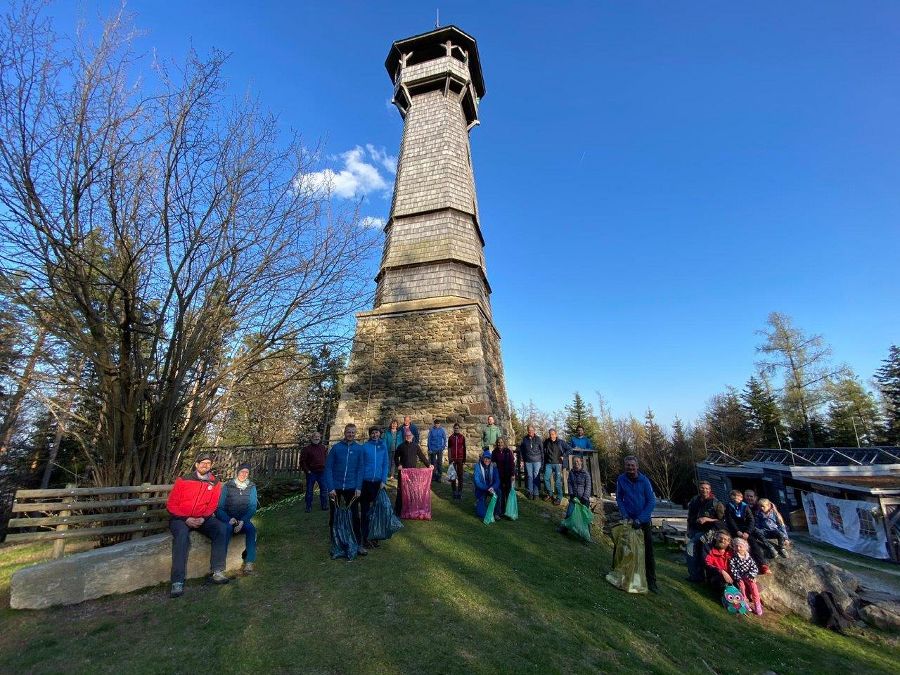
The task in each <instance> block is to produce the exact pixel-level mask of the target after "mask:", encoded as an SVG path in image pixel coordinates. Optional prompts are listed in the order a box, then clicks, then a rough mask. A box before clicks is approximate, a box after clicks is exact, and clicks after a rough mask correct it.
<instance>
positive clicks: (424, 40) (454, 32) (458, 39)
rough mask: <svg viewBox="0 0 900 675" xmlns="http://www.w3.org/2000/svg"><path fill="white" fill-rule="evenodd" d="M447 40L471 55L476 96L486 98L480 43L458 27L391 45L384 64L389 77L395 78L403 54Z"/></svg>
mask: <svg viewBox="0 0 900 675" xmlns="http://www.w3.org/2000/svg"><path fill="white" fill-rule="evenodd" d="M447 40H450V41H451V42H452V43H453V44H455V45H459V46H460V47H462V48H463V49H465V50H466V51H467V52H468V53H469V73H470V74H471V76H472V84H473V85H474V87H475V94H476V95H477V96H478V98H484V94H485V88H484V76H483V75H482V74H481V60H480V59H479V57H478V43H476V42H475V38H473V37H472V36H471V35H468V34H467V33H465V32H463V31H462V30H460V29H459V28H457V27H456V26H442V27H441V28H438V29H436V30H432V31H429V32H427V33H422V34H421V35H413V36H412V37H408V38H403V39H402V40H397V41H396V42H394V44H392V45H391V51H390V52H388V56H387V59H385V62H384V67H385V68H386V69H387V71H388V75H390V76H391V77H393V76H394V73H395V72H396V70H397V64H398V63H399V61H400V57H401V55H402V52H404V51H416V50H417V49H425V48H428V47H432V46H435V45H440V44H442V43H444V42H446V41H447Z"/></svg>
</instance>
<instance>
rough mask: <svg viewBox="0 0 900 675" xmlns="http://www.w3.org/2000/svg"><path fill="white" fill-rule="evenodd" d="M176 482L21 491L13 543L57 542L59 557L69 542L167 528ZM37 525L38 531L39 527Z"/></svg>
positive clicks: (11, 527) (55, 554) (15, 509)
mask: <svg viewBox="0 0 900 675" xmlns="http://www.w3.org/2000/svg"><path fill="white" fill-rule="evenodd" d="M171 490H172V486H171V485H150V484H149V483H145V484H144V485H127V486H122V487H105V488H77V487H75V486H74V485H69V486H67V487H65V488H61V489H54V490H19V491H18V492H16V496H15V501H14V502H13V506H12V513H13V514H14V516H16V514H23V515H21V516H16V517H13V518H11V519H10V521H9V524H8V526H7V527H8V529H9V530H23V529H28V530H32V531H28V532H10V533H8V534H7V535H6V541H7V542H9V543H22V542H31V541H53V557H54V558H59V557H62V555H63V553H64V552H65V546H66V541H68V540H71V539H79V538H87V537H104V536H113V535H126V534H130V535H131V538H137V537H142V536H143V535H144V533H145V532H157V531H160V530H164V529H165V528H166V526H167V525H168V519H169V514H168V512H167V511H166V509H165V504H166V499H167V498H168V495H169V492H170V491H171ZM33 528H37V530H33Z"/></svg>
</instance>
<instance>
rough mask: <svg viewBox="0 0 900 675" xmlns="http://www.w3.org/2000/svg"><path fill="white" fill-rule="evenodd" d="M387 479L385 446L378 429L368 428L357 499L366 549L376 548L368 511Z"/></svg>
mask: <svg viewBox="0 0 900 675" xmlns="http://www.w3.org/2000/svg"><path fill="white" fill-rule="evenodd" d="M387 477H388V455H387V446H386V445H385V443H384V441H383V440H381V429H380V428H379V427H370V428H369V440H368V441H366V442H365V443H363V482H362V494H361V495H360V499H359V507H360V520H361V522H360V527H361V528H362V544H363V546H365V547H366V548H377V547H378V542H377V541H372V540H370V539H369V511H371V509H372V504H374V503H375V500H376V499H377V498H378V493H379V491H380V490H381V488H383V487H384V484H385V483H387Z"/></svg>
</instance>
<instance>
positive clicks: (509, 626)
mask: <svg viewBox="0 0 900 675" xmlns="http://www.w3.org/2000/svg"><path fill="white" fill-rule="evenodd" d="M467 489H468V486H467ZM520 509H521V518H520V520H519V521H517V522H500V523H496V524H494V525H491V526H485V525H483V524H482V523H481V522H480V521H479V520H477V519H476V518H475V516H474V515H473V513H472V511H473V509H472V498H471V491H469V492H468V493H467V495H466V499H464V500H463V502H462V503H461V504H460V503H459V502H454V501H452V500H450V499H449V487H448V486H446V485H441V486H439V487H437V494H436V495H435V496H434V499H433V511H434V520H433V521H430V522H406V527H405V528H404V529H403V530H401V531H400V532H399V533H398V534H397V535H395V537H394V538H393V539H392V540H390V541H389V542H386V543H385V544H383V545H382V546H381V548H379V549H378V550H376V551H374V552H373V553H371V554H370V555H369V556H368V557H367V558H363V559H358V560H355V561H353V562H349V563H348V562H346V561H332V560H329V559H328V537H327V514H326V513H323V512H321V511H318V510H316V511H314V512H313V513H310V514H306V513H304V512H303V506H302V503H300V502H294V503H286V504H281V505H277V506H275V507H272V508H270V509H268V510H265V511H263V512H262V513H260V514H259V517H258V518H257V520H258V522H259V526H260V545H259V560H258V574H257V575H256V576H253V577H247V578H242V579H240V580H238V581H235V582H232V583H231V584H229V585H228V586H224V587H211V586H206V585H204V584H203V583H202V582H194V583H190V584H189V585H188V588H187V593H186V594H185V596H184V597H183V598H181V599H178V600H169V599H168V596H167V591H168V588H164V587H161V586H160V587H155V588H151V589H148V590H145V591H141V592H136V593H132V594H129V595H126V596H119V597H112V598H104V599H101V600H98V601H94V602H88V603H84V604H82V605H78V606H75V607H66V608H59V609H54V610H45V611H34V612H29V611H19V612H13V611H12V610H9V609H3V610H0V625H2V629H0V670H2V671H3V672H16V673H25V672H59V673H63V672H65V673H73V672H78V673H107V672H108V673H122V672H141V673H144V672H145V673H171V672H210V671H212V672H223V673H231V672H254V671H255V672H277V673H286V672H301V671H302V672H306V673H343V672H365V673H391V672H431V673H446V672H478V673H492V674H498V673H507V672H516V673H521V672H542V673H548V672H549V673H556V672H563V673H582V672H646V671H650V672H659V673H683V672H691V673H693V672H697V673H710V672H718V673H762V672H765V671H767V670H774V671H776V672H777V673H780V674H783V673H809V672H817V673H828V672H830V673H858V672H866V673H896V672H897V664H898V661H900V647H898V643H897V641H896V639H895V638H892V637H889V636H887V635H883V634H878V633H874V632H866V633H862V632H858V633H855V634H854V635H852V636H840V635H837V634H834V633H831V632H829V631H824V630H821V629H819V628H816V627H813V626H811V625H809V624H807V623H805V622H803V621H801V620H799V619H795V618H791V617H784V616H777V615H775V614H771V613H767V614H766V615H764V616H763V617H762V618H757V617H734V616H730V615H728V614H726V612H725V611H724V610H723V609H722V608H721V606H720V605H719V603H718V600H717V599H716V598H713V597H711V596H709V595H708V594H707V592H706V591H705V589H704V588H702V587H697V586H694V585H691V584H688V583H687V582H685V581H683V577H684V567H683V564H682V563H681V561H680V560H679V558H678V556H677V555H676V554H675V553H674V552H669V551H667V550H666V549H665V548H663V547H662V546H660V547H658V548H657V560H658V567H659V572H660V585H661V586H662V589H663V594H662V595H660V596H652V595H647V596H632V595H627V594H625V593H622V592H621V591H619V590H617V589H615V588H613V587H612V586H610V585H609V584H608V583H606V582H605V581H604V580H603V576H602V573H605V571H606V569H607V567H608V565H609V562H610V558H611V555H610V550H609V549H608V548H607V547H606V545H604V544H596V543H595V544H592V545H584V544H581V543H579V542H577V541H574V540H572V539H568V538H566V537H563V536H562V535H559V534H557V533H556V531H555V526H556V524H557V522H558V520H559V518H560V517H561V514H562V509H561V507H553V506H550V505H549V504H546V503H544V502H527V501H524V500H520ZM238 541H239V540H238ZM18 550H19V551H22V550H23V549H22V548H21V547H20V548H19V549H18ZM24 550H26V551H27V552H28V554H29V555H36V549H35V550H32V549H30V548H29V549H24ZM10 558H11V554H10V553H5V554H0V592H2V593H5V594H6V597H7V598H8V593H6V584H8V579H9V575H10V573H11V569H12V568H13V567H14V566H15V565H16V564H17V563H15V562H14V561H12V560H11V559H10ZM6 606H7V607H8V600H7V602H6Z"/></svg>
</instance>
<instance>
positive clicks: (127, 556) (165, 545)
mask: <svg viewBox="0 0 900 675" xmlns="http://www.w3.org/2000/svg"><path fill="white" fill-rule="evenodd" d="M243 543H244V542H243V537H237V538H236V539H235V540H233V542H232V545H231V546H229V547H228V560H227V565H226V569H228V570H235V569H237V568H239V567H240V566H241V552H242V551H243V549H244V546H243ZM209 553H210V544H209V540H208V539H207V538H206V537H204V536H202V535H200V534H198V533H196V532H192V533H191V552H190V555H189V556H188V565H187V576H188V578H189V579H193V578H195V577H202V576H203V575H205V574H207V573H208V572H209ZM171 567H172V536H171V535H170V534H158V535H154V536H152V537H144V538H142V539H133V540H131V541H127V542H124V543H121V544H116V545H115V546H107V547H105V548H97V549H94V550H91V551H84V552H83V553H75V554H74V555H70V556H66V557H64V558H60V559H59V560H51V561H49V562H43V563H39V564H37V565H33V566H31V567H25V568H22V569H20V570H18V571H17V572H16V573H15V574H13V576H12V579H11V581H10V599H9V605H10V607H12V608H13V609H44V608H45V607H52V606H54V605H73V604H75V603H79V602H83V601H84V600H92V599H94V598H100V597H102V596H104V595H111V594H113V593H128V592H130V591H135V590H137V589H139V588H145V587H146V586H154V585H156V584H161V583H164V582H167V581H169V574H170V571H171Z"/></svg>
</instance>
